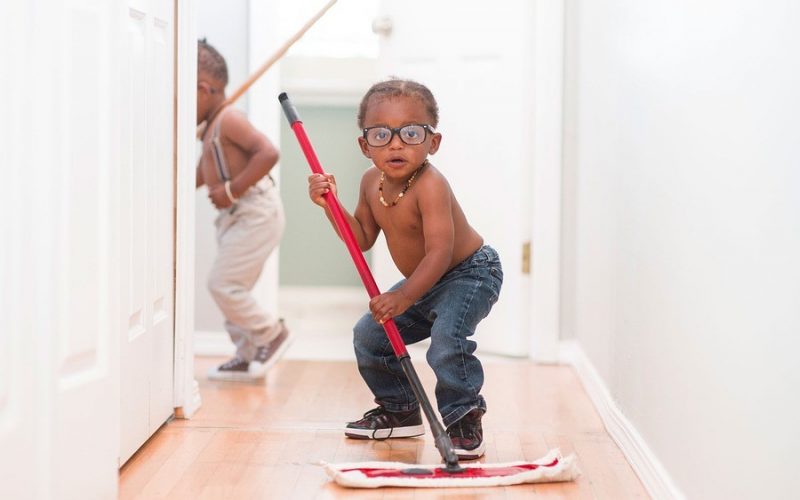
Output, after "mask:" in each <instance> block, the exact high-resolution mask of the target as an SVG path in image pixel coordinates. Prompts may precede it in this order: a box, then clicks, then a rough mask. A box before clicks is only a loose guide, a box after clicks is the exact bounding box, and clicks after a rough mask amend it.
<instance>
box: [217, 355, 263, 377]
mask: <svg viewBox="0 0 800 500" xmlns="http://www.w3.org/2000/svg"><path fill="white" fill-rule="evenodd" d="M249 366H250V363H248V362H247V361H245V360H243V359H242V358H240V357H238V356H237V357H235V358H231V359H229V360H228V361H226V362H224V363H222V364H221V365H219V366H214V367H212V368H211V369H210V370H208V378H209V379H210V380H229V381H238V382H250V381H253V380H255V377H253V376H252V375H250V372H249V371H248V368H249Z"/></svg>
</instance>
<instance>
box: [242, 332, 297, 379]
mask: <svg viewBox="0 0 800 500" xmlns="http://www.w3.org/2000/svg"><path fill="white" fill-rule="evenodd" d="M293 340H294V335H293V334H292V332H291V330H289V331H288V335H287V336H286V340H284V341H283V344H281V346H280V347H279V348H278V350H277V351H275V354H273V355H272V357H270V358H269V361H267V362H266V363H264V364H262V363H260V362H258V361H251V362H250V368H249V372H250V376H251V377H264V376H266V374H267V371H269V369H270V368H272V367H273V366H274V365H275V363H277V362H278V361H279V360H280V359H281V357H282V356H283V353H285V352H286V349H288V348H289V345H290V344H291V343H292V341H293Z"/></svg>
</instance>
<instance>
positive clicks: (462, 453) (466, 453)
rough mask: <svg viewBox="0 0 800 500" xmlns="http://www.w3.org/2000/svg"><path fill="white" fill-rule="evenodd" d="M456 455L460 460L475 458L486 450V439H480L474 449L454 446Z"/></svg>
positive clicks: (479, 456)
mask: <svg viewBox="0 0 800 500" xmlns="http://www.w3.org/2000/svg"><path fill="white" fill-rule="evenodd" d="M455 452H456V456H457V457H458V458H459V459H461V460H477V459H479V458H481V457H482V456H483V454H484V453H485V452H486V440H483V441H481V444H479V445H478V447H477V448H475V449H474V450H465V449H463V448H455Z"/></svg>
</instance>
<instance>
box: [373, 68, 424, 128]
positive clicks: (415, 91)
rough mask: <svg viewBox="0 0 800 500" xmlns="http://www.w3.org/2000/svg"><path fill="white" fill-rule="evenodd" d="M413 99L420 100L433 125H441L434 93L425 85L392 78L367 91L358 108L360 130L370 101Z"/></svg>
mask: <svg viewBox="0 0 800 500" xmlns="http://www.w3.org/2000/svg"><path fill="white" fill-rule="evenodd" d="M401 96H402V97H413V98H415V99H419V100H420V101H421V102H422V104H423V105H424V106H425V109H426V111H427V112H428V115H430V118H431V125H432V126H433V127H436V126H437V125H438V124H439V105H438V104H437V103H436V98H435V97H433V93H432V92H431V91H430V89H428V87H426V86H425V85H423V84H421V83H418V82H415V81H413V80H405V79H400V78H394V77H393V78H391V79H389V80H384V81H382V82H378V83H376V84H375V85H373V86H372V87H370V88H369V90H367V93H366V94H364V97H363V98H362V99H361V104H360V105H359V106H358V128H364V117H365V115H366V114H367V108H368V107H369V103H370V100H371V99H372V98H376V99H388V98H392V97H401Z"/></svg>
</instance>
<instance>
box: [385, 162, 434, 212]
mask: <svg viewBox="0 0 800 500" xmlns="http://www.w3.org/2000/svg"><path fill="white" fill-rule="evenodd" d="M427 164H428V160H425V161H424V162H422V165H420V166H419V168H418V169H416V170H414V173H413V174H411V177H409V178H408V181H407V182H406V185H405V187H404V188H403V190H402V191H400V194H398V195H397V198H395V199H394V201H393V202H391V203H387V202H386V200H385V199H384V198H383V181H384V180H386V173H385V172H383V171H381V181H380V182H379V183H378V199H379V200H380V202H381V205H383V206H384V207H393V206H395V205H397V204H398V203H399V202H400V200H401V199H402V198H403V196H404V195H405V194H406V191H408V188H410V187H411V184H413V183H414V179H415V178H416V177H417V174H418V173H419V171H420V170H422V167H424V166H425V165H427Z"/></svg>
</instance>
